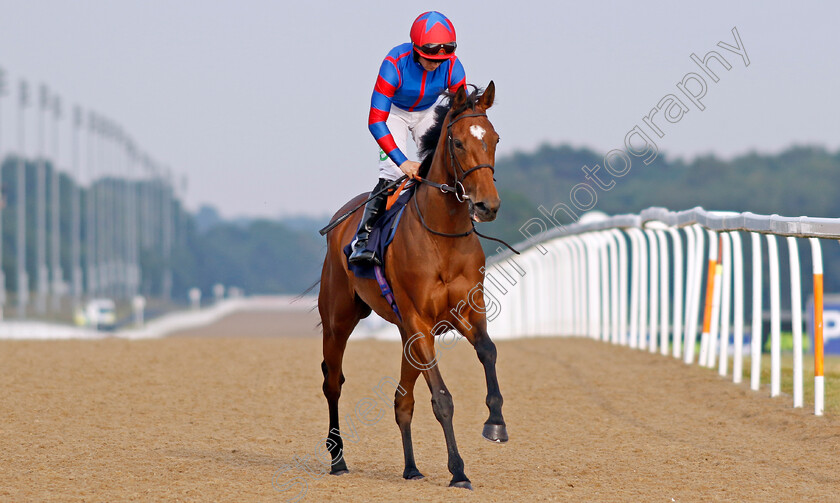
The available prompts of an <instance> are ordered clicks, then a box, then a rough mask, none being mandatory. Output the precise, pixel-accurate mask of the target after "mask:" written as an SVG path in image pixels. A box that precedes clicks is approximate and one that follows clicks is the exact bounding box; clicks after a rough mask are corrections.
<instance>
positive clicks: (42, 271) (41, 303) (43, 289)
mask: <svg viewBox="0 0 840 503" xmlns="http://www.w3.org/2000/svg"><path fill="white" fill-rule="evenodd" d="M40 94H41V99H40V100H39V104H40V107H39V109H38V178H37V180H38V184H37V192H36V197H37V206H36V218H37V221H36V226H37V234H36V241H35V244H36V247H37V253H36V256H37V259H36V260H37V262H38V268H37V269H36V270H35V279H36V282H37V287H38V289H37V293H38V295H37V297H36V303H35V306H36V309H37V312H38V314H39V315H43V314H44V313H45V312H46V310H47V290H48V286H49V280H48V279H47V207H46V206H47V201H46V199H47V198H46V192H47V184H46V177H47V165H46V164H47V163H46V152H45V150H46V149H45V147H44V143H45V139H46V138H45V137H46V135H45V131H44V129H45V126H46V125H45V116H46V112H47V106H48V101H49V94H48V90H47V86H45V85H44V84H41V93H40Z"/></svg>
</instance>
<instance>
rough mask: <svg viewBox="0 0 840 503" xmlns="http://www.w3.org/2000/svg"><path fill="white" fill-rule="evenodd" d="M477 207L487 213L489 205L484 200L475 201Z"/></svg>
mask: <svg viewBox="0 0 840 503" xmlns="http://www.w3.org/2000/svg"><path fill="white" fill-rule="evenodd" d="M475 208H476V209H477V210H478V211H480V212H482V213H487V211H488V208H487V205H486V204H484V203H482V202H478V203H475Z"/></svg>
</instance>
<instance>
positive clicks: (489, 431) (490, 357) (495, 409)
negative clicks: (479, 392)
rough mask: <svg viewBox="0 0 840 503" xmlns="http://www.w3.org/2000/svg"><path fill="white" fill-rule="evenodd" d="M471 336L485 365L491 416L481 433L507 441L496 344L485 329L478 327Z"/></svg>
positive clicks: (493, 438) (486, 436) (477, 353)
mask: <svg viewBox="0 0 840 503" xmlns="http://www.w3.org/2000/svg"><path fill="white" fill-rule="evenodd" d="M471 335H472V337H469V340H470V342H471V343H472V345H473V347H474V348H475V353H476V355H477V356H478V361H480V362H481V364H482V365H483V366H484V378H485V380H486V381H487V398H486V400H485V403H486V404H487V408H488V409H490V417H488V418H487V421H485V422H484V430H483V431H482V432H481V435H482V436H483V437H484V438H486V439H487V440H490V441H493V442H507V440H508V435H507V428H506V427H505V419H504V417H503V416H502V403H503V402H504V400H503V399H502V392H501V391H500V390H499V379H498V378H497V377H496V345H495V344H493V341H492V340H490V336H489V335H488V334H487V331H486V330H484V329H479V328H477V329H476V330H474V331H473V333H472V334H471Z"/></svg>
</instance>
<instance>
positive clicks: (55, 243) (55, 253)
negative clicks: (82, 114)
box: [50, 96, 64, 311]
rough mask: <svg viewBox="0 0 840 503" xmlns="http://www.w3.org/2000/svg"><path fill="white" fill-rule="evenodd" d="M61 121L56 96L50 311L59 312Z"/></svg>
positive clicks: (61, 285) (54, 109) (62, 278)
mask: <svg viewBox="0 0 840 503" xmlns="http://www.w3.org/2000/svg"><path fill="white" fill-rule="evenodd" d="M60 119H61V98H59V97H58V96H56V97H55V98H54V99H53V170H52V179H51V181H52V194H50V195H51V196H52V197H51V198H50V199H51V200H52V201H51V205H52V215H51V218H50V220H51V223H52V228H51V229H50V230H51V231H52V246H50V252H51V257H50V258H51V260H50V262H51V265H50V269H51V270H52V309H53V311H59V310H60V309H61V296H62V294H63V292H62V290H63V287H64V272H63V271H62V270H61V221H60V218H61V208H60V206H59V205H60V204H61V195H60V194H59V191H60V190H61V189H60V186H59V181H60V180H59V171H58V164H59V160H58V159H59V157H58V154H59V148H58V140H59V138H58V122H59V120H60Z"/></svg>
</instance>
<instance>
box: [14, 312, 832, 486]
mask: <svg viewBox="0 0 840 503" xmlns="http://www.w3.org/2000/svg"><path fill="white" fill-rule="evenodd" d="M308 316H309V318H307V319H303V318H301V317H300V316H291V317H290V315H288V314H271V313H259V314H247V315H235V316H232V317H230V318H227V319H225V320H222V321H221V322H220V323H219V324H217V325H216V326H214V327H210V328H206V329H202V330H198V331H194V332H193V333H191V334H182V335H181V336H179V337H171V338H167V339H160V340H143V341H124V340H117V339H108V340H97V341H51V342H49V341H44V342H35V341H29V342H21V341H17V342H15V341H0V368H2V373H0V389H2V393H0V414H2V417H3V419H2V423H0V472H2V475H0V500H2V501H155V500H157V501H256V500H259V501H285V500H286V499H288V498H291V497H292V496H293V495H294V494H295V493H297V492H298V491H299V490H303V489H305V491H306V494H305V497H304V501H313V502H320V501H505V502H512V501H558V500H563V501H566V500H570V501H664V502H668V501H672V499H673V500H674V501H717V500H720V501H802V500H812V501H837V499H838V494H840V472H838V469H837V467H836V461H837V459H838V455H840V447H838V446H840V421H838V420H837V418H836V417H833V416H828V417H823V418H817V417H814V416H813V415H812V414H811V411H810V410H807V409H806V410H794V409H792V408H791V407H790V399H789V397H782V398H778V399H770V398H768V397H767V396H766V393H765V392H764V391H762V393H761V394H757V393H753V392H751V391H749V390H748V389H747V388H746V387H743V386H736V385H733V384H731V383H730V382H728V381H724V380H722V379H720V378H718V377H717V376H716V374H715V373H714V372H712V371H708V370H705V369H700V368H696V367H687V366H685V365H683V364H682V363H680V362H678V361H675V360H674V359H672V358H668V357H662V356H658V355H650V354H647V353H642V352H639V351H633V350H629V349H625V348H619V347H613V346H610V345H606V344H602V343H598V342H594V341H590V340H584V339H523V340H516V341H504V342H500V343H498V348H499V363H498V365H499V380H500V383H501V387H502V392H503V394H504V397H505V406H504V412H505V416H506V419H507V422H508V431H509V434H510V437H511V440H510V442H509V443H507V444H504V445H497V444H492V443H490V442H487V441H486V440H484V439H483V438H482V437H481V435H480V432H481V427H482V424H483V422H484V420H485V419H486V417H487V409H486V407H485V405H484V377H483V373H482V370H481V366H480V365H479V363H478V361H477V359H476V357H475V353H474V351H473V350H472V348H471V347H470V346H469V345H468V344H467V343H466V341H463V340H462V341H460V342H458V344H457V345H456V346H455V347H454V348H453V349H450V350H448V351H445V352H443V353H442V354H441V358H440V365H441V369H442V373H443V376H444V379H445V380H446V383H447V385H448V387H449V389H450V390H451V391H452V393H453V396H454V400H455V432H456V435H457V439H458V446H459V448H460V451H461V455H462V456H463V458H464V462H465V464H466V473H467V475H468V476H469V477H470V478H471V480H472V482H473V486H474V487H475V491H473V492H469V491H466V490H462V489H451V488H448V487H446V485H447V483H448V481H449V478H450V476H449V473H448V471H447V470H446V451H445V446H444V440H443V434H442V432H441V429H440V426H439V425H438V423H437V422H436V420H435V419H434V415H433V414H432V411H431V406H430V403H429V391H428V388H427V387H426V386H424V385H418V387H417V390H418V393H417V408H416V411H415V415H414V425H413V434H414V440H415V454H416V456H417V464H418V467H419V468H420V470H421V471H422V472H423V473H424V474H425V475H426V478H425V479H424V480H421V481H405V480H403V479H402V478H401V473H402V447H401V445H400V440H399V432H398V430H397V427H396V425H395V423H394V420H393V412H392V409H388V408H386V406H385V404H384V403H383V402H382V401H381V400H379V399H378V398H376V393H375V392H374V388H376V386H377V384H378V383H379V382H380V381H381V380H382V379H383V377H387V376H397V375H398V372H399V355H400V346H399V344H398V343H392V342H378V341H369V340H360V341H354V340H352V338H351V341H350V344H349V346H348V350H347V353H346V357H345V370H344V371H345V374H346V376H347V382H346V383H345V385H344V393H343V396H342V402H341V404H342V405H341V414H342V420H343V423H342V426H343V427H344V429H345V431H344V434H345V438H346V440H345V441H346V443H345V448H346V449H345V452H346V458H347V462H348V466H349V468H350V471H351V472H350V473H349V474H348V475H344V476H341V477H332V476H321V477H319V476H318V474H317V471H316V469H317V468H318V466H319V465H318V462H317V461H316V456H317V455H318V453H319V452H318V450H319V448H320V446H321V439H322V438H323V437H324V436H325V434H326V430H327V411H326V402H325V400H324V398H323V395H322V394H321V381H322V377H321V372H320V368H319V364H320V362H321V354H320V353H321V343H320V340H319V339H318V338H317V337H311V336H310V335H311V333H312V330H311V323H309V321H310V320H311V319H312V315H308ZM307 324H308V325H307ZM304 326H309V327H310V329H308V330H303V331H302V332H301V334H302V335H306V337H270V336H272V335H282V334H287V333H289V330H291V329H294V330H302V329H301V328H300V327H304ZM277 327H280V328H279V329H278V328H277ZM199 334H200V335H212V336H213V337H196V335H199ZM249 334H250V335H253V336H251V337H249ZM386 393H387V394H388V395H389V397H390V396H391V395H392V392H391V391H388V392H386ZM366 397H369V398H373V399H374V401H375V403H376V404H378V405H377V406H376V407H377V408H376V409H374V413H373V414H372V416H371V415H369V416H367V417H368V419H370V421H369V423H371V424H366V423H364V422H362V421H361V420H360V418H359V417H358V416H357V415H356V413H355V409H354V407H355V405H356V404H359V403H362V404H368V406H369V404H370V403H371V402H366V401H365V400H364V399H365V398H366ZM377 414H379V415H381V419H380V420H378V421H375V420H374V419H375V417H376V415H377ZM348 418H350V420H351V421H352V423H353V425H354V427H355V428H354V429H355V435H351V434H350V433H349V431H348V430H349V428H348V426H349V424H348V423H349V421H348ZM350 436H354V437H355V439H351V438H349V437H350ZM320 452H321V453H323V451H320ZM304 465H305V466H307V467H308V468H309V469H310V470H312V472H313V473H308V472H307V471H305V469H304V468H303V466H304ZM283 484H286V486H285V489H287V490H286V491H285V492H280V491H278V490H277V487H279V488H281V489H282V488H284V486H283Z"/></svg>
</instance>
